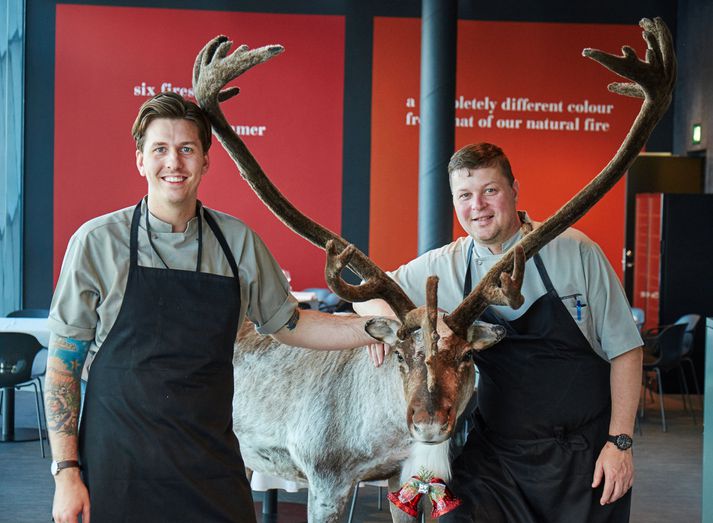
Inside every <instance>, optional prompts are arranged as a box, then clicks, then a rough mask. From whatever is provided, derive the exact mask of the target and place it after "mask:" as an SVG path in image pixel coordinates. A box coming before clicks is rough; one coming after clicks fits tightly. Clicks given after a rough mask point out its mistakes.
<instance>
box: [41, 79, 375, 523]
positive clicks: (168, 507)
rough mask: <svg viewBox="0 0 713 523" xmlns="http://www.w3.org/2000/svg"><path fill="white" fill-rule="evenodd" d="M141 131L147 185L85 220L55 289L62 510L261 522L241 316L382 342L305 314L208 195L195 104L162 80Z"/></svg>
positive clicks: (335, 340) (49, 389) (318, 345)
mask: <svg viewBox="0 0 713 523" xmlns="http://www.w3.org/2000/svg"><path fill="white" fill-rule="evenodd" d="M132 133H133V136H134V138H135V140H136V166H137V168H138V170H139V173H140V174H141V176H143V177H145V178H146V181H147V184H148V196H147V197H146V198H144V199H142V200H141V201H140V202H139V203H138V205H136V206H135V207H129V208H126V209H122V210H120V211H116V212H113V213H111V214H108V215H105V216H101V217H99V218H96V219H93V220H90V221H89V222H87V223H85V224H84V225H82V227H80V228H79V230H78V231H77V232H76V233H75V234H74V236H73V237H72V239H71V240H70V242H69V245H68V247H67V253H66V255H65V259H64V263H63V265H62V272H61V274H60V278H59V281H58V283H57V288H56V291H55V294H54V298H53V300H52V306H51V311H50V319H49V325H50V330H51V331H52V337H51V340H50V354H49V363H48V369H47V382H46V404H47V416H48V426H49V434H50V441H51V444H52V455H53V459H54V461H53V464H52V473H53V474H54V475H55V485H56V490H55V498H54V506H53V517H54V519H55V521H56V522H58V523H68V522H72V523H74V522H76V521H78V515H80V514H81V515H82V518H83V519H82V521H83V522H84V523H89V521H90V517H91V518H92V519H93V520H94V521H96V522H101V523H104V522H112V521H117V522H118V521H122V522H125V521H137V522H138V521H201V522H223V521H225V522H229V521H230V522H233V521H254V517H255V516H254V509H253V504H252V498H251V492H250V486H249V484H248V482H247V479H246V477H245V470H244V466H243V462H242V459H241V457H240V450H239V446H238V441H237V439H236V438H235V435H234V434H233V431H232V415H231V413H232V400H233V373H232V370H233V369H232V357H233V341H234V340H235V335H236V332H237V331H238V329H239V327H240V325H241V324H242V322H243V319H244V318H245V316H247V317H249V318H250V319H251V320H252V321H253V322H254V323H255V325H256V326H257V329H258V330H259V331H260V332H261V333H263V334H271V335H273V336H274V337H275V338H276V339H278V340H279V341H281V342H284V343H287V344H290V345H296V346H302V347H311V348H315V349H346V348H352V347H357V346H360V345H365V344H367V343H369V342H370V341H373V339H372V338H371V337H370V336H369V335H368V334H367V333H366V332H365V330H364V324H365V321H364V319H363V318H344V317H337V316H331V315H328V314H321V313H317V312H313V311H299V309H298V308H297V304H296V301H295V300H294V298H292V296H291V294H290V292H289V287H288V284H287V282H286V280H285V278H284V276H283V273H282V271H281V269H280V267H279V266H278V264H277V262H276V261H275V260H274V258H273V257H272V256H271V254H270V253H269V251H268V250H267V248H266V247H265V245H264V244H263V243H262V241H261V240H260V238H259V237H258V236H257V235H256V234H255V233H254V232H253V231H251V230H250V229H249V228H248V227H246V226H245V225H244V224H243V223H242V222H240V221H239V220H237V219H235V218H233V217H231V216H228V215H226V214H223V213H220V212H217V211H213V210H208V209H206V208H205V207H203V206H202V205H201V203H200V202H199V201H198V199H197V196H198V187H199V186H200V183H201V180H202V178H203V176H205V174H206V173H207V172H208V167H209V165H210V159H209V156H208V149H209V148H210V145H211V129H210V124H209V122H208V119H207V117H206V116H205V115H204V114H203V112H202V111H201V109H200V108H199V107H198V106H197V105H195V104H194V103H192V102H189V101H186V100H184V99H183V98H182V97H180V96H179V95H176V94H174V93H161V94H159V95H157V96H155V97H154V98H152V99H150V100H148V101H147V102H145V103H144V104H143V105H142V106H141V109H140V111H139V114H138V117H137V118H136V121H135V123H134V126H133V129H132ZM88 355H89V359H90V360H91V361H87V367H88V369H89V370H88V372H89V373H88V381H87V390H86V396H85V402H84V407H83V414H82V421H81V430H79V431H78V417H79V404H80V377H81V372H82V368H83V367H85V365H84V364H85V359H86V358H87V356H88ZM90 362H91V367H89V363H90ZM80 463H81V472H80Z"/></svg>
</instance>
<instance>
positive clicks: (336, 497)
mask: <svg viewBox="0 0 713 523" xmlns="http://www.w3.org/2000/svg"><path fill="white" fill-rule="evenodd" d="M336 479H339V478H335V477H334V476H332V477H330V476H329V475H322V476H317V475H312V476H310V475H308V480H309V491H308V493H307V520H308V521H309V523H340V522H341V521H344V520H345V519H344V516H345V514H346V509H347V504H348V503H349V501H350V499H351V496H352V493H353V492H354V484H352V483H346V484H344V483H343V482H339V483H337V482H336V481H335V480H336Z"/></svg>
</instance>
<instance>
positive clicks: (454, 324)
mask: <svg viewBox="0 0 713 523" xmlns="http://www.w3.org/2000/svg"><path fill="white" fill-rule="evenodd" d="M639 25H640V26H641V28H642V29H643V30H644V31H643V37H644V40H645V41H646V43H647V46H648V49H647V50H646V61H642V60H639V58H638V57H637V56H636V52H635V51H634V50H633V49H632V48H631V47H628V46H624V47H622V56H615V55H611V54H608V53H605V52H603V51H599V50H595V49H584V51H583V52H582V54H583V55H584V56H586V57H588V58H591V59H593V60H595V61H597V62H599V63H600V64H602V65H603V66H604V67H606V68H607V69H610V70H611V71H613V72H615V73H617V74H618V75H619V76H622V77H624V78H627V79H629V80H631V81H632V82H631V83H619V82H617V83H612V84H610V85H609V90H610V91H612V92H614V93H617V94H621V95H625V96H634V97H638V98H643V99H644V102H643V104H642V106H641V110H640V111H639V114H638V116H637V117H636V120H635V121H634V123H633V125H632V127H631V129H630V130H629V133H628V134H627V136H626V138H625V139H624V141H623V143H622V144H621V146H620V147H619V150H618V151H617V152H616V154H615V155H614V157H613V158H612V159H611V160H610V161H609V163H608V164H607V166H606V167H605V168H604V169H603V170H602V171H601V172H600V173H599V174H598V175H597V176H596V178H594V179H593V180H592V181H591V182H590V183H589V184H588V185H587V186H586V187H584V188H583V189H582V190H581V191H580V192H579V193H577V194H576V195H575V196H574V197H573V198H572V199H571V200H570V201H569V202H567V203H566V204H565V205H564V206H563V207H562V208H561V209H560V210H559V211H557V213H555V214H554V215H553V216H551V217H550V218H549V219H547V220H546V221H545V222H544V223H543V224H542V225H541V226H540V227H538V228H537V229H535V230H534V231H533V232H532V233H530V234H527V235H526V236H524V237H523V238H522V239H521V240H520V241H519V242H518V243H517V244H516V245H515V246H513V248H512V249H511V250H510V251H509V252H508V254H507V255H506V256H504V257H503V258H502V259H501V260H500V261H499V262H498V263H497V264H496V265H495V266H493V267H492V269H491V270H490V271H488V273H487V274H486V275H485V276H484V277H483V279H482V280H481V281H480V283H479V284H478V286H477V287H476V288H475V289H473V291H472V292H471V293H470V295H468V297H467V298H466V299H465V300H464V301H463V303H461V304H460V305H459V306H458V308H457V309H456V310H454V311H453V312H452V313H451V314H450V315H448V316H446V317H445V318H444V320H445V321H446V324H447V325H448V326H449V327H450V328H451V329H453V331H455V332H456V333H458V334H460V335H464V334H465V332H466V330H467V328H468V326H469V325H470V324H471V323H472V322H473V320H475V319H476V318H477V317H478V316H480V314H482V312H483V311H484V310H485V308H486V307H487V306H488V304H489V303H494V304H503V305H504V304H509V305H510V306H512V307H514V308H517V307H519V306H520V305H519V304H517V301H518V300H519V299H521V298H515V300H514V301H513V298H512V296H513V293H514V290H515V289H514V288H515V287H516V286H517V285H516V283H517V282H513V283H514V284H513V285H510V284H509V283H510V282H509V281H508V280H509V279H510V276H509V273H511V272H512V273H513V279H516V278H515V273H516V272H517V267H518V265H519V263H516V264H515V267H516V269H515V270H513V260H514V258H515V257H523V256H522V255H518V253H519V252H524V258H530V257H531V256H533V255H534V254H535V253H536V252H537V251H539V250H540V249H541V248H542V247H543V246H544V245H545V244H547V243H548V242H549V241H551V240H552V239H554V238H555V237H556V236H558V235H559V234H560V233H562V232H563V231H564V230H565V229H566V228H567V227H569V226H571V225H572V224H573V223H574V222H576V221H577V220H579V219H580V218H581V217H582V216H584V214H585V213H586V212H587V211H588V210H589V209H590V208H591V207H592V206H593V205H594V204H595V203H597V202H598V201H599V200H600V199H601V198H602V197H603V196H604V195H605V194H606V193H607V191H609V190H610V189H611V188H612V187H613V186H614V185H615V184H616V182H617V181H619V179H620V178H621V177H622V176H623V175H624V173H625V172H626V171H627V169H628V168H629V167H630V166H631V164H632V162H633V161H634V160H635V159H636V156H637V155H638V154H639V151H641V149H642V148H643V147H644V145H645V144H646V140H648V138H649V135H650V134H651V131H653V129H654V127H655V126H656V124H657V123H658V121H659V120H660V119H661V117H662V116H663V114H664V113H665V112H666V109H667V108H668V106H669V104H670V103H671V92H672V91H673V86H674V83H675V81H676V57H675V55H674V51H673V41H672V39H671V33H670V32H669V30H668V28H667V27H666V24H664V22H663V21H662V20H661V19H660V18H656V19H654V20H653V21H651V20H649V19H646V18H644V19H643V20H641V22H639ZM522 261H524V260H522ZM499 282H500V284H501V285H502V287H501V285H498V283H499ZM503 283H508V284H509V285H507V288H506V285H503ZM503 290H505V291H506V292H505V293H504V292H503ZM516 294H519V289H517V293H516Z"/></svg>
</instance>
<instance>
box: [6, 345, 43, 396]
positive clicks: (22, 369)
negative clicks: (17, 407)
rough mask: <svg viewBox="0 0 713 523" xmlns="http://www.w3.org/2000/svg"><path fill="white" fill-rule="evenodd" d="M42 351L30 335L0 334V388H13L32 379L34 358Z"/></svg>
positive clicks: (40, 346)
mask: <svg viewBox="0 0 713 523" xmlns="http://www.w3.org/2000/svg"><path fill="white" fill-rule="evenodd" d="M41 349H42V345H40V342H39V341H37V339H35V337H34V336H32V335H30V334H24V333H20V332H0V387H13V386H15V385H18V384H20V383H24V382H26V381H30V380H31V379H32V365H33V363H34V361H35V356H36V355H37V353H38V352H39V351H40V350H41Z"/></svg>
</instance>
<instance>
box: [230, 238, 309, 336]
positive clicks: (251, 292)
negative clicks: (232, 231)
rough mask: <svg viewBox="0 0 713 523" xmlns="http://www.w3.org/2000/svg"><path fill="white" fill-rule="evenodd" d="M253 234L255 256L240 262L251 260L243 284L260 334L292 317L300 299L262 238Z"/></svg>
mask: <svg viewBox="0 0 713 523" xmlns="http://www.w3.org/2000/svg"><path fill="white" fill-rule="evenodd" d="M251 237H252V238H251V243H252V246H253V249H252V259H251V260H248V259H245V260H241V265H242V263H246V262H247V264H248V267H246V269H247V270H246V275H245V276H244V277H241V284H247V285H248V304H247V312H246V314H247V316H248V318H250V321H252V322H253V323H254V324H255V326H256V327H257V331H258V332H259V333H260V334H273V333H275V332H277V331H279V330H280V329H281V328H282V327H284V326H285V324H287V322H288V321H289V320H290V318H291V317H292V315H293V314H294V311H295V309H296V308H297V300H296V299H295V298H294V297H293V296H292V294H291V293H290V287H289V284H288V283H287V279H286V278H285V275H284V274H283V272H282V269H281V268H280V266H279V264H278V263H277V261H276V260H275V258H274V257H273V256H272V254H271V253H270V251H269V250H268V249H267V247H266V246H265V244H264V243H263V241H262V240H261V239H260V237H259V236H258V235H257V234H255V233H254V232H253V233H252V234H251ZM246 254H247V253H246ZM246 280H247V281H246Z"/></svg>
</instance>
